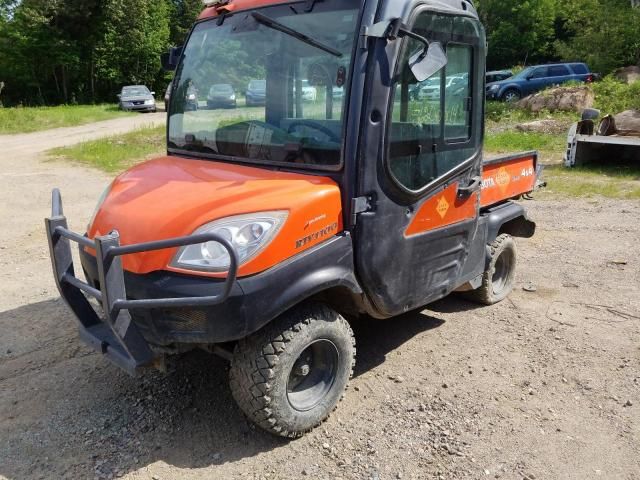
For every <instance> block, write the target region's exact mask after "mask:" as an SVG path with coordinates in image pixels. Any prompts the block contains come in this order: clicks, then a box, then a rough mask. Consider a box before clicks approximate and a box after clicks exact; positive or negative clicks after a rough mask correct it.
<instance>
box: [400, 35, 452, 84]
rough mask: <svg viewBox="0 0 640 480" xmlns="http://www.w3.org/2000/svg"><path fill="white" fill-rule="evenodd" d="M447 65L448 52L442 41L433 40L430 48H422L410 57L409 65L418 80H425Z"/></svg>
mask: <svg viewBox="0 0 640 480" xmlns="http://www.w3.org/2000/svg"><path fill="white" fill-rule="evenodd" d="M446 65H447V54H446V53H445V52H444V49H443V48H442V45H441V44H440V42H431V43H430V44H429V48H427V49H422V50H420V51H418V52H416V53H414V54H413V55H411V58H409V67H410V68H411V72H412V73H413V76H414V77H416V80H418V82H424V81H425V80H426V79H427V78H429V77H431V76H433V75H434V74H435V73H437V72H439V71H440V70H442V69H443V68H444V67H445V66H446Z"/></svg>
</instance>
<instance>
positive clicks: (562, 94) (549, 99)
mask: <svg viewBox="0 0 640 480" xmlns="http://www.w3.org/2000/svg"><path fill="white" fill-rule="evenodd" d="M594 98H595V97H594V94H593V91H592V90H591V88H590V87H588V86H578V87H556V88H551V89H549V90H544V91H542V92H538V93H535V94H533V95H529V96H528V97H525V98H523V99H522V100H520V101H519V102H518V104H517V105H518V107H520V108H525V109H527V110H531V111H532V112H534V113H537V112H540V111H542V110H548V111H550V112H556V111H561V112H576V113H582V111H583V110H584V109H585V108H591V107H592V106H593V100H594Z"/></svg>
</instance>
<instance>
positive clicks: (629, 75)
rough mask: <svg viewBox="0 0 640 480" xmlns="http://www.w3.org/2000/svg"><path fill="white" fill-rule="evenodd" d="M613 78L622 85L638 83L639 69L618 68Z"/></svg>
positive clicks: (635, 67)
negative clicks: (622, 83)
mask: <svg viewBox="0 0 640 480" xmlns="http://www.w3.org/2000/svg"><path fill="white" fill-rule="evenodd" d="M614 76H615V77H616V78H617V79H618V80H620V81H621V82H624V83H634V82H637V81H640V67H637V66H635V65H632V66H630V67H624V68H619V69H618V70H616V71H615V73H614Z"/></svg>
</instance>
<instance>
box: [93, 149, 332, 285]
mask: <svg viewBox="0 0 640 480" xmlns="http://www.w3.org/2000/svg"><path fill="white" fill-rule="evenodd" d="M274 210H283V211H287V212H288V217H287V219H286V221H285V223H284V225H283V226H282V228H281V229H280V231H279V232H278V234H277V235H276V237H275V238H274V239H273V240H272V241H271V243H270V244H269V245H268V246H267V248H265V249H263V250H262V251H261V252H260V253H259V254H258V255H257V256H256V257H255V258H253V259H250V260H249V261H248V262H246V263H245V264H243V265H242V266H241V267H240V270H239V272H238V273H239V275H241V276H242V275H251V274H254V273H258V272H260V271H263V270H266V269H268V268H270V267H272V266H274V265H276V264H278V263H279V262H281V261H283V260H285V259H287V258H289V257H291V256H293V255H296V254H297V253H299V252H301V251H303V250H305V249H307V248H309V247H311V246H313V245H315V244H317V243H320V242H321V241H323V240H326V239H327V238H328V236H329V235H333V234H335V233H338V232H340V231H342V208H341V202H340V190H339V188H338V186H337V185H336V183H335V182H334V181H333V180H331V179H330V178H327V177H319V176H313V175H303V174H297V173H288V172H279V171H274V170H269V169H266V168H265V169H262V168H254V167H249V166H244V165H237V164H228V163H221V162H214V161H205V160H193V159H186V158H179V157H162V158H158V159H155V160H151V161H148V162H145V163H142V164H140V165H137V166H135V167H133V168H132V169H130V170H128V171H126V172H125V173H123V174H121V175H120V176H118V177H117V178H116V179H115V180H114V182H113V185H112V187H111V190H110V192H109V194H108V195H107V197H106V199H105V201H104V203H103V204H102V206H101V207H100V209H99V211H98V213H97V215H96V217H95V220H94V222H93V224H92V225H90V226H89V232H88V235H89V237H90V238H94V237H95V236H100V235H104V234H106V233H109V232H110V231H111V230H114V229H115V230H117V231H118V232H119V234H120V243H121V244H122V245H128V244H132V243H140V242H148V241H152V240H161V239H166V238H171V237H179V236H183V235H189V234H191V233H193V232H194V231H195V230H196V229H197V228H198V227H200V226H201V225H204V224H206V223H209V222H211V221H212V220H217V219H220V218H225V217H229V216H234V215H241V214H247V213H254V212H265V211H274ZM323 231H324V232H330V233H329V234H325V235H317V234H316V235H314V233H317V232H323ZM309 236H310V237H311V238H309ZM301 240H302V241H301ZM176 251H177V249H175V248H174V249H166V250H155V251H151V252H143V253H140V254H135V255H126V256H124V257H122V259H123V266H124V268H125V270H128V271H130V272H134V273H149V272H152V271H155V270H172V271H176V272H182V273H189V274H193V275H205V276H221V274H216V273H206V272H194V271H191V270H183V269H179V268H174V267H170V266H169V263H170V262H171V260H172V259H173V257H174V255H175V253H176Z"/></svg>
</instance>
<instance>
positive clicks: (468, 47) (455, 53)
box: [387, 13, 480, 191]
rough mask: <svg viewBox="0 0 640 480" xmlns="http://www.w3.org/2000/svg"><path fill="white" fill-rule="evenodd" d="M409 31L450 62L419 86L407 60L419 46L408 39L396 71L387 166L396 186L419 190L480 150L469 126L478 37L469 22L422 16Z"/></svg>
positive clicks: (469, 20)
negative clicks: (440, 47)
mask: <svg viewBox="0 0 640 480" xmlns="http://www.w3.org/2000/svg"><path fill="white" fill-rule="evenodd" d="M413 30H414V31H415V32H416V33H418V34H420V35H423V36H425V37H426V38H427V39H429V40H430V41H440V42H441V43H442V44H443V45H444V46H445V49H446V52H447V59H448V63H447V66H446V67H445V68H444V69H442V70H441V71H440V72H438V73H436V74H435V75H433V76H432V77H430V78H428V79H426V80H425V81H423V82H417V80H416V79H415V77H414V76H413V74H412V73H411V70H410V68H409V63H408V60H409V58H410V57H411V55H413V54H414V53H415V52H416V51H418V50H419V49H422V48H423V45H422V43H420V42H418V41H417V40H414V39H406V40H405V42H406V43H405V46H404V47H403V48H404V50H403V54H402V56H401V59H400V62H399V64H398V67H397V74H396V76H395V86H394V89H393V100H392V101H393V103H392V106H391V122H390V124H389V126H388V133H387V134H388V145H389V151H388V166H389V170H390V173H391V175H392V177H393V178H394V179H395V180H396V182H397V183H399V184H400V185H402V186H403V187H405V188H406V189H408V190H411V191H418V190H421V189H422V188H424V187H426V186H427V185H429V184H430V183H432V182H434V181H435V180H437V179H438V178H439V177H442V176H443V175H445V174H446V173H447V172H450V171H451V170H452V169H454V168H455V167H457V166H459V165H460V164H462V163H463V162H465V161H466V160H468V159H469V158H470V157H471V156H472V155H473V153H474V152H475V150H476V149H477V147H478V145H477V142H478V138H475V137H477V136H474V135H473V134H472V133H473V125H472V118H473V117H472V106H473V100H474V98H475V95H474V94H473V90H474V89H473V81H474V77H473V65H474V49H475V47H474V42H475V41H477V38H478V37H479V36H480V31H479V30H478V27H477V26H476V24H475V23H474V22H473V21H472V20H471V19H467V18H461V17H457V18H456V17H450V16H447V15H438V14H434V13H423V14H421V15H420V16H419V17H418V18H417V20H416V23H415V25H414V28H413Z"/></svg>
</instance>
